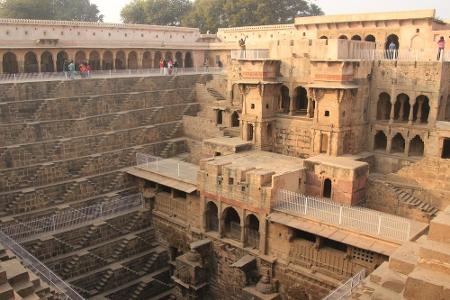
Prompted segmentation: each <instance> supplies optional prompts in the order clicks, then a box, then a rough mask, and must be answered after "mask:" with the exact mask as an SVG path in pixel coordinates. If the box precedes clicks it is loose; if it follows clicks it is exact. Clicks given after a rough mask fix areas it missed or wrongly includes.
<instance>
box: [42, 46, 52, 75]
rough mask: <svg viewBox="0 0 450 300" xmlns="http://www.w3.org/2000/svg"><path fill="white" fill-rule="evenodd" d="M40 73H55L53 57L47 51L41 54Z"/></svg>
mask: <svg viewBox="0 0 450 300" xmlns="http://www.w3.org/2000/svg"><path fill="white" fill-rule="evenodd" d="M41 72H55V67H54V61H53V55H52V54H51V53H50V52H49V51H44V52H43V53H42V54H41Z"/></svg>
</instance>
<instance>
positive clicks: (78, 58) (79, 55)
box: [75, 51, 86, 67]
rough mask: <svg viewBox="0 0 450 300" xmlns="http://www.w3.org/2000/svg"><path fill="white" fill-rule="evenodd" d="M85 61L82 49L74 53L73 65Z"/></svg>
mask: <svg viewBox="0 0 450 300" xmlns="http://www.w3.org/2000/svg"><path fill="white" fill-rule="evenodd" d="M85 62H86V53H84V51H78V52H77V53H76V54H75V65H76V66H77V67H78V65H80V64H83V63H85Z"/></svg>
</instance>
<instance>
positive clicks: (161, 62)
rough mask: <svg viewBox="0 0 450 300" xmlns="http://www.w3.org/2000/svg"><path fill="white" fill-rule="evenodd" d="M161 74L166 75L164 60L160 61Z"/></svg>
mask: <svg viewBox="0 0 450 300" xmlns="http://www.w3.org/2000/svg"><path fill="white" fill-rule="evenodd" d="M159 74H160V75H164V61H163V59H162V58H161V59H160V60H159Z"/></svg>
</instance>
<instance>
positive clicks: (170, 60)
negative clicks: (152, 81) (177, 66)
mask: <svg viewBox="0 0 450 300" xmlns="http://www.w3.org/2000/svg"><path fill="white" fill-rule="evenodd" d="M167 68H168V69H169V75H172V71H173V62H172V59H169V61H168V62H167Z"/></svg>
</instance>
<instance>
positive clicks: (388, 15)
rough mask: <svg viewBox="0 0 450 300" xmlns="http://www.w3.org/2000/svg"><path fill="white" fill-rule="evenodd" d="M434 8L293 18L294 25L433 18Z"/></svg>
mask: <svg viewBox="0 0 450 300" xmlns="http://www.w3.org/2000/svg"><path fill="white" fill-rule="evenodd" d="M435 15H436V10H434V9H425V10H409V11H396V12H379V13H362V14H349V15H324V16H313V17H298V18H295V25H314V24H328V23H352V22H370V21H387V20H409V19H434V18H435Z"/></svg>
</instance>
